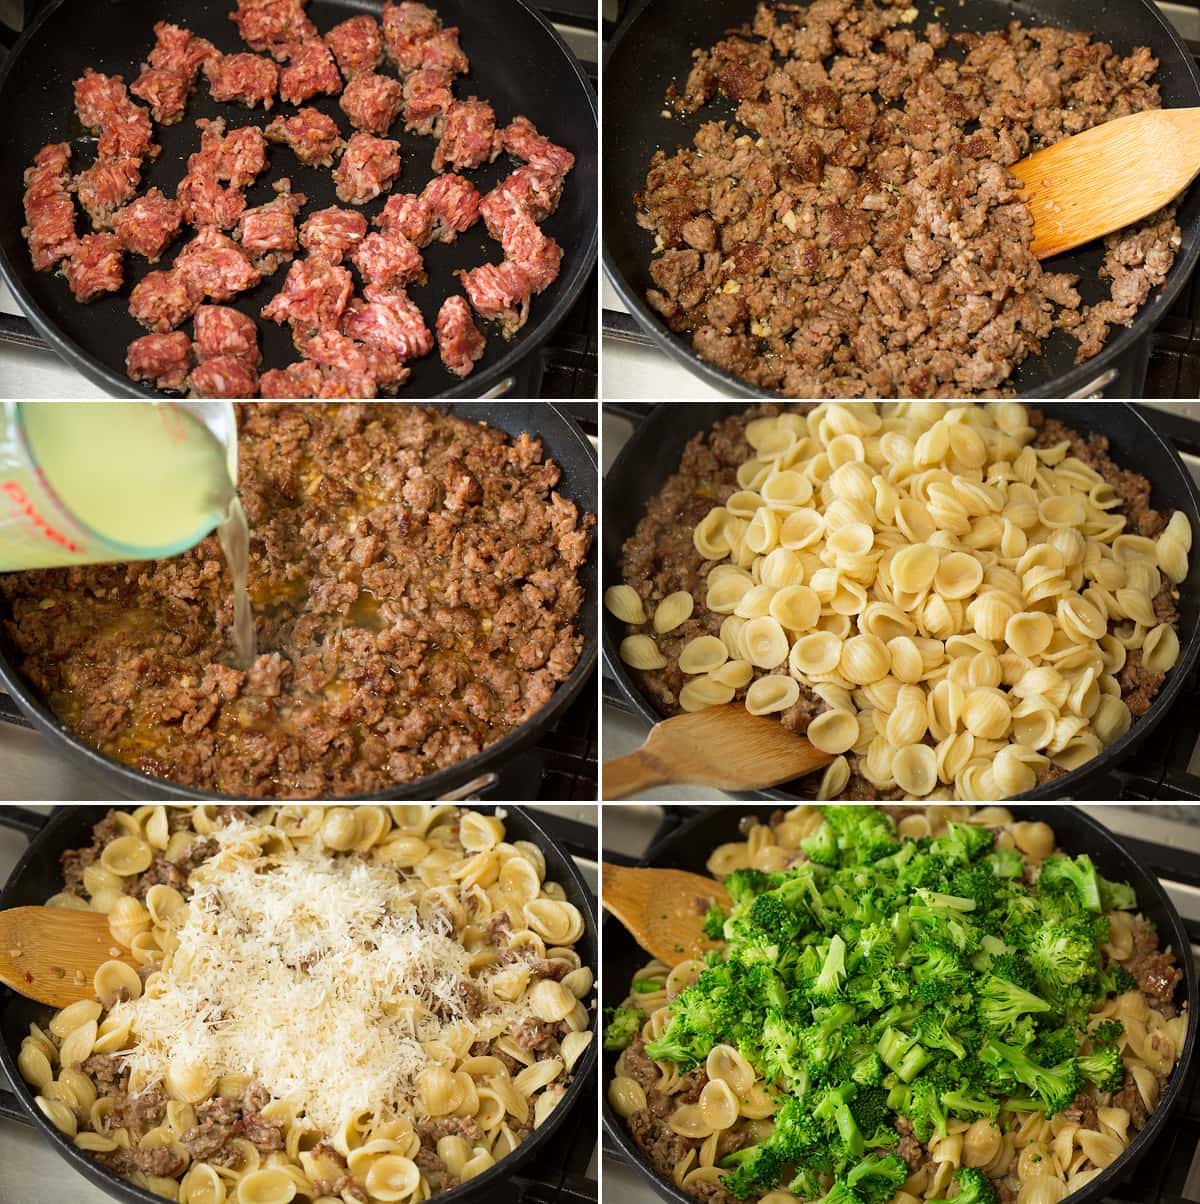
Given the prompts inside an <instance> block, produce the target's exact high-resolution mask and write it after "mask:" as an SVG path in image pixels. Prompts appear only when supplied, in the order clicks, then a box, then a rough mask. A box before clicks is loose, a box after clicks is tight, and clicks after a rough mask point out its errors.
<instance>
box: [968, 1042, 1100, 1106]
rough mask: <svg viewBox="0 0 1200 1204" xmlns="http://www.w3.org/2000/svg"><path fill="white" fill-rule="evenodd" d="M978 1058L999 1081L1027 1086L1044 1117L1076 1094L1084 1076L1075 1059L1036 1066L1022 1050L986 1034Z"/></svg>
mask: <svg viewBox="0 0 1200 1204" xmlns="http://www.w3.org/2000/svg"><path fill="white" fill-rule="evenodd" d="M979 1058H980V1060H981V1061H982V1062H983V1063H984V1064H985V1065H987V1066H989V1067H991V1068H992V1070H993V1072H994V1073H995V1076H996V1078H997V1079H998V1080H999V1082H1000V1083H1001V1084H1003V1083H1004V1082H1015V1083H1019V1084H1021V1085H1022V1086H1024V1087H1028V1088H1030V1089H1031V1090H1032V1091H1033V1093H1034V1095H1036V1096H1037V1098H1038V1099H1039V1100H1040V1101H1041V1103H1042V1107H1043V1109H1044V1111H1045V1113H1046V1115H1047V1116H1053V1115H1054V1114H1055V1113H1056V1112H1061V1111H1062V1110H1063V1109H1064V1108H1066V1107H1067V1106H1068V1105H1069V1104H1070V1102H1071V1101H1072V1100H1073V1099H1074V1098H1075V1096H1076V1095H1077V1094H1078V1093H1079V1089H1080V1088H1081V1087H1082V1086H1083V1075H1082V1074H1081V1073H1080V1070H1079V1064H1078V1062H1077V1061H1076V1060H1075V1059H1073V1058H1072V1059H1070V1060H1068V1061H1066V1062H1062V1063H1060V1064H1059V1065H1057V1066H1051V1067H1049V1068H1047V1067H1044V1066H1039V1065H1038V1064H1037V1063H1036V1062H1035V1061H1034V1060H1033V1059H1032V1058H1030V1057H1029V1056H1028V1055H1027V1054H1026V1053H1025V1051H1024V1050H1022V1049H1018V1048H1016V1047H1015V1046H1012V1045H1005V1044H1003V1043H1002V1042H1000V1041H997V1040H996V1038H995V1037H989V1038H988V1039H987V1040H986V1041H985V1042H984V1043H983V1046H982V1047H981V1048H980V1050H979Z"/></svg>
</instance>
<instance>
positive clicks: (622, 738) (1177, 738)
mask: <svg viewBox="0 0 1200 1204" xmlns="http://www.w3.org/2000/svg"><path fill="white" fill-rule="evenodd" d="M1192 288H1193V292H1197V293H1200V288H1197V284H1196V282H1195V281H1193V285H1192ZM1197 333H1198V335H1200V328H1198V332H1197ZM1196 354H1197V368H1198V369H1200V339H1198V342H1197V347H1196ZM606 363H607V361H606ZM606 371H607V368H606ZM731 404H736V403H731ZM1101 404H1105V403H1101ZM648 408H649V406H648V405H646V404H642V405H614V406H609V405H606V406H605V409H604V443H603V449H604V468H605V469H607V467H608V465H609V464H611V463H612V461H613V459H614V457H615V456H616V454H617V452H618V451H620V449H621V446H622V445H623V444H624V442H625V440H626V439H628V438H629V435H630V432H631V431H632V429H633V427H632V423H633V422H636V421H637V420H638V417H639V416H640V414H641V413H642V412H644V411H645V410H647V409H648ZM1146 413H1147V416H1148V417H1149V419H1150V420H1151V422H1152V423H1153V424H1154V426H1155V427H1156V429H1157V430H1158V431H1159V433H1160V434H1161V435H1163V437H1164V438H1166V439H1167V440H1168V441H1169V442H1170V443H1172V444H1173V445H1174V447H1175V448H1176V450H1177V451H1178V452H1179V453H1180V454H1181V455H1182V457H1183V459H1184V462H1185V463H1186V464H1187V466H1188V468H1189V469H1190V470H1191V473H1192V476H1193V477H1194V478H1195V480H1196V482H1197V484H1200V402H1195V401H1191V402H1157V403H1150V404H1149V405H1147V407H1146ZM1083 422H1084V423H1085V424H1086V420H1083ZM1185 697H1186V694H1185ZM646 731H647V728H646V725H645V723H644V722H643V720H642V719H641V717H640V716H638V715H635V714H633V713H631V712H630V711H629V710H628V709H627V705H626V704H625V702H624V700H623V699H622V698H621V696H620V694H619V692H618V691H617V689H616V686H615V683H613V682H611V681H610V680H607V679H606V680H605V682H604V755H605V758H606V759H609V758H612V757H623V756H626V755H627V754H629V753H631V752H633V751H635V750H636V749H638V748H640V747H641V745H642V742H643V741H644V740H645V738H646ZM1089 790H1090V793H1089V794H1088V795H1087V797H1088V798H1091V799H1104V800H1110V801H1116V800H1139V801H1140V800H1143V799H1146V800H1154V799H1162V800H1166V799H1192V800H1200V707H1195V706H1187V705H1181V706H1176V707H1175V708H1174V709H1173V710H1172V711H1171V713H1170V714H1168V715H1167V716H1165V717H1164V719H1163V721H1162V723H1161V724H1160V726H1159V727H1158V728H1157V729H1156V734H1155V737H1154V739H1153V740H1148V741H1146V742H1145V743H1144V744H1143V745H1142V747H1141V748H1140V749H1139V750H1138V751H1137V752H1136V753H1134V755H1133V756H1131V757H1129V758H1128V759H1127V760H1126V761H1124V762H1123V763H1122V764H1121V765H1120V766H1119V768H1117V769H1115V770H1114V771H1113V772H1112V773H1110V774H1109V775H1107V776H1106V777H1101V778H1099V779H1098V780H1097V781H1096V782H1095V783H1093V784H1091V785H1090V786H1089ZM639 797H643V798H646V799H661V800H664V801H666V800H678V801H685V800H688V801H690V800H697V799H705V800H719V799H728V798H729V797H730V796H729V795H727V794H723V793H721V792H720V791H717V790H710V789H706V788H702V787H696V786H686V787H682V786H661V787H657V788H655V789H653V790H649V791H646V792H645V793H644V794H643V795H641V796H639Z"/></svg>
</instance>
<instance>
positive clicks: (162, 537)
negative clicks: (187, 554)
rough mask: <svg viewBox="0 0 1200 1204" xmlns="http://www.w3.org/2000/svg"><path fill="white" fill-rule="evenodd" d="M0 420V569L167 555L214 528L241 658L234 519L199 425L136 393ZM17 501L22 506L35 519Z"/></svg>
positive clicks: (245, 638)
mask: <svg viewBox="0 0 1200 1204" xmlns="http://www.w3.org/2000/svg"><path fill="white" fill-rule="evenodd" d="M6 418H7V423H8V429H4V430H0V486H3V487H4V488H6V489H7V492H6V493H4V494H3V496H0V571H3V570H6V569H28V568H48V567H52V566H58V565H67V564H80V563H92V564H98V563H105V562H115V561H123V560H131V559H132V560H149V559H157V558H159V557H166V556H174V555H177V554H179V553H180V552H183V551H185V550H186V549H188V548H190V547H192V546H194V545H195V544H196V543H198V542H199V541H200V540H201V539H203V538H204V536H205V535H207V534H208V533H209V532H210V531H212V530H213V529H214V528H218V534H219V536H220V540H221V547H222V550H223V551H224V553H225V556H226V560H227V561H228V564H229V570H230V575H231V577H232V578H233V585H234V614H235V624H234V644H235V648H236V652H237V659H238V664H239V666H240V667H242V668H246V667H248V666H249V665H250V664H251V663H253V660H254V643H255V640H254V618H253V615H252V613H251V609H250V600H249V594H248V591H247V576H248V571H249V533H248V530H247V527H246V516H245V513H244V512H243V510H242V506H241V503H240V502H239V501H238V498H237V491H236V485H235V482H234V479H233V476H232V475H231V463H232V461H231V459H230V456H229V453H228V451H227V449H226V448H225V447H223V446H222V444H221V443H220V442H219V441H218V440H217V439H216V437H215V436H214V435H213V434H212V433H211V432H210V431H209V430H208V428H207V427H205V426H204V424H203V423H202V422H200V421H199V420H198V419H197V418H196V417H194V416H193V415H192V414H190V413H188V412H187V411H186V410H184V409H181V408H180V407H178V406H176V405H172V404H159V403H153V404H152V403H147V402H144V401H142V402H139V401H124V402H118V401H113V402H41V403H25V404H23V405H21V406H20V407H19V409H18V410H17V411H12V410H10V411H6ZM18 426H19V429H17V428H18ZM22 437H23V439H24V443H25V447H26V448H27V449H28V454H27V455H26V454H25V453H24V449H22V448H21V447H20V442H21V439H22ZM39 473H40V474H41V477H42V479H44V481H45V484H46V485H47V486H49V492H48V491H47V489H46V488H45V487H43V485H42V484H41V481H40V480H39ZM18 498H24V499H27V500H28V501H29V502H30V503H32V504H33V506H34V507H35V509H36V510H37V514H38V521H37V523H34V522H32V521H31V520H30V518H29V516H28V514H22V513H21V506H20V505H19V504H17V500H16V499H18ZM47 528H52V529H53V531H54V538H51V537H50V536H49V535H48V534H47Z"/></svg>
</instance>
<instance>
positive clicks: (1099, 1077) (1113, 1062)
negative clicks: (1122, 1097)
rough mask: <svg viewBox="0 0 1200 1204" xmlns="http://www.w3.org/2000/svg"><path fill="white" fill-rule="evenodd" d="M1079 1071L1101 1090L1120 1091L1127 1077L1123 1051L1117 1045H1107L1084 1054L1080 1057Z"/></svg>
mask: <svg viewBox="0 0 1200 1204" xmlns="http://www.w3.org/2000/svg"><path fill="white" fill-rule="evenodd" d="M1079 1072H1080V1074H1082V1075H1083V1077H1084V1078H1085V1079H1087V1081H1088V1082H1089V1083H1094V1084H1095V1085H1096V1087H1097V1088H1098V1089H1099V1090H1100V1091H1118V1090H1120V1087H1121V1083H1122V1082H1123V1081H1124V1079H1125V1067H1124V1065H1123V1064H1122V1062H1121V1051H1120V1050H1119V1049H1118V1048H1117V1046H1115V1045H1106V1046H1105V1047H1104V1048H1103V1049H1098V1050H1096V1052H1095V1053H1090V1054H1083V1055H1081V1056H1080V1058H1079Z"/></svg>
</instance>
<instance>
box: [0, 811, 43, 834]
mask: <svg viewBox="0 0 1200 1204" xmlns="http://www.w3.org/2000/svg"><path fill="white" fill-rule="evenodd" d="M49 819H50V816H48V815H44V814H43V813H42V812H41V811H34V810H32V809H31V808H29V807H0V828H12V829H13V830H14V831H16V832H24V833H25V835H26V836H28V837H29V838H30V839H31V840H32V839H33V837H35V836H37V835H38V834H39V833H40V832H41V830H42V829H43V828H44V827H45V826H46V823H47V822H48V820H49Z"/></svg>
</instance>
